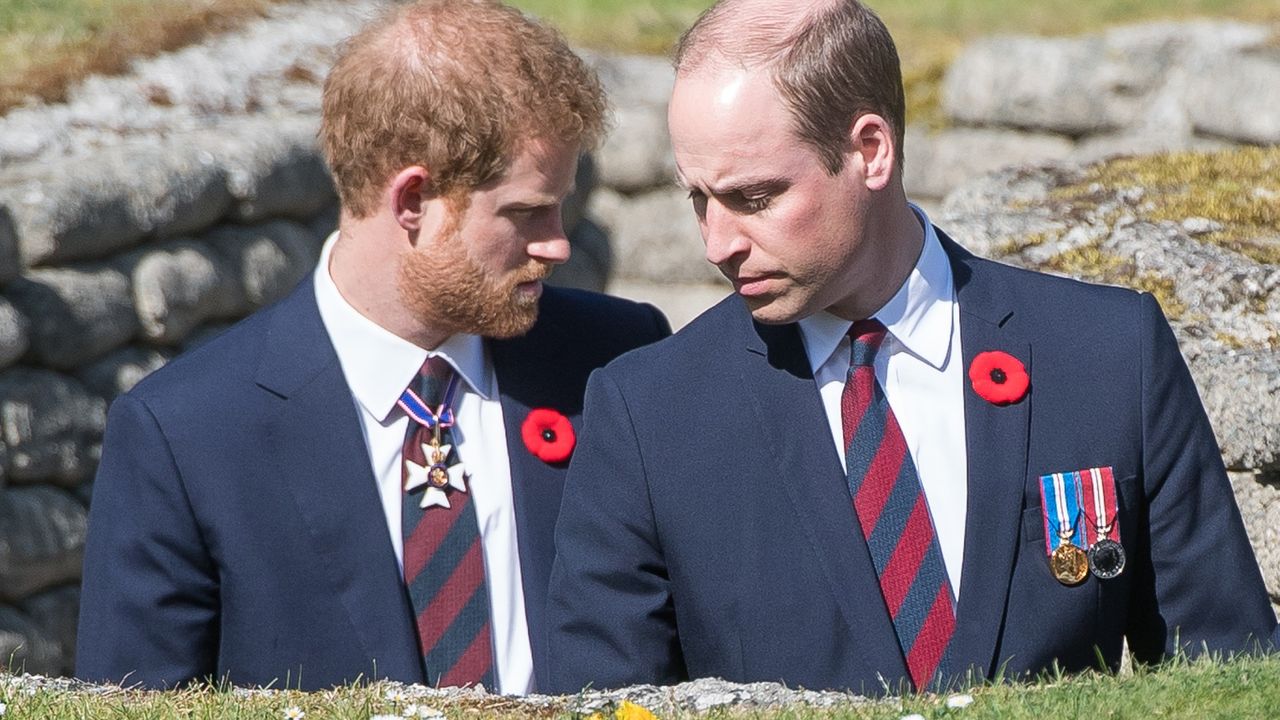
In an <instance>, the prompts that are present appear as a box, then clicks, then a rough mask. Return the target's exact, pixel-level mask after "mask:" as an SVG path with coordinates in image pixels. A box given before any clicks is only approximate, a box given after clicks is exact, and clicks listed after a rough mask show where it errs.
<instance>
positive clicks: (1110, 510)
mask: <svg viewBox="0 0 1280 720" xmlns="http://www.w3.org/2000/svg"><path fill="white" fill-rule="evenodd" d="M1081 485H1082V489H1083V494H1084V496H1085V498H1086V500H1087V501H1088V503H1087V504H1086V506H1085V518H1086V519H1087V520H1088V522H1087V523H1086V526H1085V534H1086V536H1087V538H1088V543H1089V546H1090V547H1092V546H1093V545H1094V543H1096V542H1098V541H1099V540H1101V539H1103V538H1107V539H1110V540H1116V539H1117V538H1119V536H1120V532H1119V520H1118V519H1117V513H1116V480H1115V476H1114V475H1113V474H1112V472H1111V468H1110V467H1103V468H1089V469H1088V470H1084V471H1082V472H1081ZM1090 510H1092V511H1093V512H1092V513H1090V512H1089V511H1090ZM1108 526H1109V527H1108ZM1104 529H1105V530H1106V532H1105V533H1104V532H1103V530H1104Z"/></svg>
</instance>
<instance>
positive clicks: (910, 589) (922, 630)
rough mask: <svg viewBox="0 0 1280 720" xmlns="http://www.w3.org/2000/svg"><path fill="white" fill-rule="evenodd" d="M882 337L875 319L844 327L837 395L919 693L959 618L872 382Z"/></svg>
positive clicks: (895, 431) (910, 469)
mask: <svg viewBox="0 0 1280 720" xmlns="http://www.w3.org/2000/svg"><path fill="white" fill-rule="evenodd" d="M885 332H886V331H885V327H884V325H882V324H881V323H880V322H879V321H878V320H859V321H858V322H856V323H854V324H853V327H852V328H851V329H850V330H849V340H850V344H851V358H850V363H849V377H848V379H847V380H846V381H845V385H844V393H843V394H842V395H841V397H840V415H841V420H842V422H843V425H844V445H845V458H846V460H845V467H846V469H847V471H848V480H849V491H850V493H851V494H852V497H853V504H854V508H855V510H856V511H857V513H858V522H859V523H860V524H861V525H862V533H863V535H864V537H865V538H866V541H867V547H868V548H869V549H870V550H871V559H872V561H873V562H874V563H875V568H876V575H877V576H879V580H880V592H881V594H882V595H883V596H884V602H885V606H886V608H887V609H888V611H889V615H890V617H892V618H893V629H894V631H895V632H896V633H897V635H898V644H899V645H900V646H901V647H902V654H903V657H904V658H905V659H906V662H907V670H908V671H909V672H910V674H911V681H912V683H913V684H914V685H915V687H916V689H917V690H924V689H925V688H927V687H928V686H929V684H930V683H931V682H932V681H933V679H934V677H935V674H936V673H937V672H938V670H939V667H940V666H941V665H942V664H943V662H944V657H945V655H946V651H947V647H948V645H949V644H950V642H951V635H952V634H953V633H954V631H955V626H956V617H955V609H954V606H953V599H952V595H951V583H950V582H949V581H948V580H947V573H946V568H945V566H944V565H943V562H942V548H941V547H940V546H939V544H938V539H937V537H936V536H935V534H934V530H933V522H932V520H930V518H929V506H928V504H927V503H926V502H925V497H924V492H923V491H922V489H921V487H920V479H919V477H918V476H917V475H916V468H915V463H914V462H912V460H911V455H910V453H908V452H907V442H906V439H905V438H904V437H903V436H902V429H901V428H900V427H899V426H898V420H897V418H896V417H894V415H893V409H892V408H890V407H889V402H888V400H887V399H886V398H885V394H884V390H883V389H882V388H881V387H880V385H879V383H877V382H876V373H875V356H876V352H877V351H878V350H879V349H880V346H881V344H883V343H884V339H885Z"/></svg>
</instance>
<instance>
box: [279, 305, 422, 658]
mask: <svg viewBox="0 0 1280 720" xmlns="http://www.w3.org/2000/svg"><path fill="white" fill-rule="evenodd" d="M304 294H305V296H304V297H301V298H300V297H299V295H304ZM301 348H305V351H302V352H300V351H299V349H301ZM258 384H259V385H260V386H262V387H263V388H264V389H265V390H268V391H270V392H271V393H272V394H274V395H276V396H277V397H278V402H277V403H276V408H277V412H276V414H275V416H274V417H270V418H268V420H267V424H266V427H267V431H266V432H267V437H266V438H265V446H266V447H267V448H269V449H270V451H271V461H272V462H274V463H275V465H276V470H277V476H278V477H279V478H280V479H281V481H282V482H283V483H285V484H286V485H287V486H288V488H289V490H290V492H291V494H292V495H293V497H294V500H295V501H296V504H297V512H298V516H299V517H301V518H302V519H303V521H304V522H305V524H306V527H307V529H308V531H309V538H308V542H309V544H310V546H311V548H312V549H313V550H314V551H315V552H316V553H317V554H318V555H319V557H320V564H322V565H323V566H324V567H325V568H326V572H327V580H328V583H329V585H330V587H332V588H333V589H334V590H335V591H336V595H337V596H338V598H339V599H340V600H341V602H342V604H343V606H344V608H345V609H346V611H347V613H348V615H349V616H350V618H351V623H352V626H353V627H354V628H355V630H356V634H357V636H358V637H359V638H360V639H361V640H362V643H363V648H362V649H363V651H364V655H365V656H366V657H368V658H370V661H371V662H376V663H377V665H376V667H377V669H378V673H379V675H380V676H390V677H400V678H406V677H414V676H420V675H421V662H420V661H419V660H418V659H417V655H418V651H417V646H416V641H415V639H414V638H415V637H416V632H415V631H414V628H413V627H412V624H411V621H412V610H410V609H409V605H408V600H407V597H406V595H405V591H404V583H403V582H402V581H401V579H400V569H399V567H398V565H397V563H396V559H395V550H394V548H393V547H392V545H391V539H390V537H389V536H388V534H387V522H386V517H385V515H384V514H383V511H382V501H381V499H380V497H379V495H378V490H377V482H376V480H375V479H374V477H373V470H372V467H371V463H370V460H369V453H368V450H367V449H366V448H365V445H364V439H363V438H364V433H363V431H362V430H361V427H360V418H359V416H358V415H357V414H356V408H355V405H354V404H353V403H352V400H351V391H350V389H349V387H348V386H347V383H346V379H345V378H344V377H343V374H342V367H341V365H340V364H339V362H338V358H337V355H336V354H335V353H334V351H333V346H332V344H331V343H330V341H329V337H328V334H327V333H326V332H325V330H324V326H323V324H322V322H321V320H320V316H319V311H318V310H317V309H316V306H315V300H314V295H313V294H311V289H310V283H309V282H308V283H304V284H303V287H302V288H301V289H300V290H299V291H298V292H295V294H294V296H292V297H291V298H290V299H289V300H287V301H286V302H285V304H283V305H282V306H281V309H280V311H279V312H278V314H277V317H276V318H274V322H273V326H272V330H271V334H270V342H269V344H268V350H267V352H266V354H265V355H264V357H263V362H262V364H261V365H260V367H259V373H258Z"/></svg>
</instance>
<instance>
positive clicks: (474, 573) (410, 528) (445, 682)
mask: <svg viewBox="0 0 1280 720" xmlns="http://www.w3.org/2000/svg"><path fill="white" fill-rule="evenodd" d="M452 373H453V368H452V367H450V365H449V363H448V361H446V360H445V359H444V358H441V357H430V358H427V361H426V362H425V363H423V365H422V370H421V371H420V373H419V375H418V377H417V378H416V379H415V382H414V383H413V384H411V385H410V387H409V389H408V390H406V391H405V394H406V395H410V393H414V394H416V396H417V399H418V400H420V401H421V403H420V404H421V405H424V406H426V407H427V408H430V409H431V410H433V411H434V410H436V409H437V408H440V407H441V403H442V398H441V396H442V395H443V394H444V388H445V387H446V386H447V385H448V380H449V378H450V376H451V375H452ZM414 385H417V387H416V388H415V387H413V386H414ZM409 399H410V400H412V399H413V397H412V396H410V398H409ZM440 415H442V416H443V415H445V413H443V412H442V413H440ZM433 432H434V431H433V430H431V429H430V428H428V427H427V426H426V425H424V424H422V423H419V422H417V421H416V420H415V419H414V418H413V416H412V415H411V416H410V418H409V430H408V432H407V433H406V435H405V442H404V450H403V452H404V457H403V460H404V461H405V462H402V463H401V469H402V470H401V473H402V480H403V481H404V482H405V483H407V480H408V470H407V462H409V461H411V462H414V463H417V464H418V465H420V466H421V465H424V464H426V460H427V458H426V452H425V451H424V449H423V445H426V446H427V447H428V448H429V447H430V446H431V439H432V435H433ZM440 444H441V445H453V437H452V432H451V429H450V428H449V427H445V426H443V425H442V429H441V437H440ZM446 461H447V462H448V463H449V464H452V463H455V462H457V461H458V458H457V450H456V448H455V449H453V450H452V451H451V452H450V456H449V457H448V458H447V459H446ZM401 487H402V488H403V487H404V484H402V485H401ZM425 489H426V488H425V487H419V488H416V489H415V491H413V492H404V495H403V503H402V508H403V509H402V511H401V512H402V520H403V531H404V581H405V585H406V587H407V588H408V591H409V598H410V600H411V601H412V603H413V611H414V614H415V616H416V617H417V625H418V642H419V647H420V648H421V651H422V655H423V659H424V662H425V665H426V672H427V684H428V685H431V686H435V687H445V686H453V685H467V684H471V683H482V684H483V685H484V686H485V687H486V688H488V689H490V690H492V689H493V688H494V683H493V678H494V671H493V649H492V647H491V641H490V635H491V632H490V626H489V592H488V589H487V587H486V585H485V575H484V553H483V552H482V548H481V545H480V526H479V522H478V521H477V519H476V509H475V505H474V503H473V502H472V501H471V493H470V492H460V491H457V490H449V491H448V500H449V507H447V508H445V507H440V506H438V505H433V506H431V507H428V508H426V509H425V510H424V509H423V508H422V507H421V501H422V493H423V492H424V491H425ZM468 490H470V488H468Z"/></svg>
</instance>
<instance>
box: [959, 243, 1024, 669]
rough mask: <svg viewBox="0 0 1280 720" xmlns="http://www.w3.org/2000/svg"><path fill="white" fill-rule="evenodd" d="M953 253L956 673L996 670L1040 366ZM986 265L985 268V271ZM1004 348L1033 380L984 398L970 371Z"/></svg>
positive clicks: (964, 260)
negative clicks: (959, 547) (960, 551)
mask: <svg viewBox="0 0 1280 720" xmlns="http://www.w3.org/2000/svg"><path fill="white" fill-rule="evenodd" d="M944 246H948V247H947V250H948V254H949V255H951V258H952V268H953V270H954V276H955V280H956V289H957V295H958V298H959V303H960V336H961V344H962V346H963V348H964V368H963V369H964V422H965V448H966V454H967V456H968V458H967V463H966V464H967V468H968V508H967V512H966V519H965V535H964V537H965V540H964V563H963V572H962V578H961V588H960V604H959V607H958V609H957V613H956V615H957V617H956V632H955V636H954V637H953V639H952V645H951V653H950V662H949V667H948V668H947V670H948V671H950V672H965V671H967V670H969V669H970V668H976V669H978V670H979V671H981V672H982V674H983V675H984V676H990V675H991V673H992V672H994V670H995V668H996V664H997V660H998V659H997V658H996V645H997V641H998V639H999V636H1000V633H1001V630H1002V627H1003V620H1004V614H1005V608H1006V606H1007V604H1008V599H1009V588H1010V583H1011V580H1012V575H1013V564H1014V561H1015V560H1016V555H1017V550H1018V543H1019V526H1020V522H1021V518H1022V505H1023V495H1024V489H1025V485H1026V472H1027V449H1028V448H1027V444H1028V442H1029V440H1030V419H1031V403H1032V402H1033V401H1034V400H1035V384H1036V378H1035V373H1034V371H1033V370H1032V366H1031V359H1032V358H1031V345H1030V344H1028V343H1027V342H1026V341H1025V340H1023V339H1022V338H1021V337H1020V336H1019V335H1018V334H1017V333H1016V332H1014V331H1012V330H1011V329H1009V321H1010V319H1011V317H1012V314H1013V313H1012V311H1011V310H1009V309H1007V307H1006V305H1007V303H1004V302H1002V301H1000V300H999V299H997V298H995V297H994V296H993V294H992V293H991V292H989V291H990V290H991V288H989V287H986V286H984V285H983V283H982V282H981V281H979V282H977V283H975V282H974V273H973V271H974V268H973V267H972V263H971V262H970V261H971V260H972V256H969V255H968V253H966V252H965V251H963V250H959V252H958V253H957V252H956V251H957V250H958V248H957V247H956V246H954V244H952V243H950V241H944ZM979 272H981V271H980V270H979ZM992 350H999V351H1003V352H1006V353H1008V354H1010V355H1012V356H1014V357H1015V358H1017V359H1018V360H1020V361H1021V362H1022V364H1023V365H1024V366H1025V367H1026V369H1027V373H1028V374H1029V375H1030V376H1031V386H1030V388H1029V389H1028V391H1027V394H1026V396H1024V397H1023V398H1022V400H1020V401H1018V402H1016V403H1013V404H1010V405H1004V406H1000V405H995V404H993V403H990V402H988V401H986V400H984V399H982V398H981V397H980V396H979V395H978V394H977V393H976V392H975V391H974V390H973V386H972V384H971V382H970V381H969V378H968V371H969V367H970V366H971V365H972V363H973V359H974V357H976V356H977V355H978V354H979V353H982V352H987V351H992Z"/></svg>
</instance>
